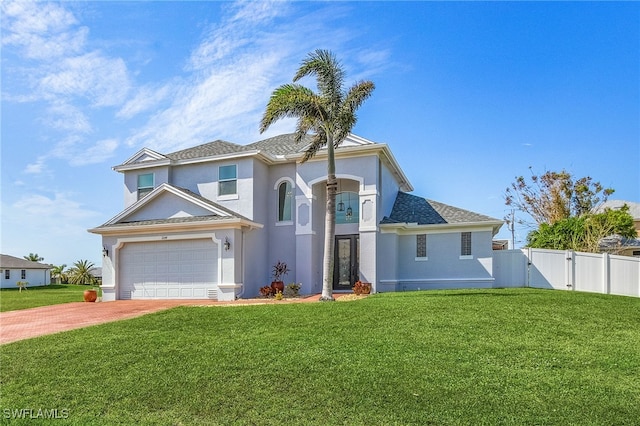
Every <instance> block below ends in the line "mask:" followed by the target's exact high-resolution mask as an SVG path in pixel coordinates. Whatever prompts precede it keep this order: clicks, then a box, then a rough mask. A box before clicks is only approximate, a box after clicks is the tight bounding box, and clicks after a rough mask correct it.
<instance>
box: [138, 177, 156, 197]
mask: <svg viewBox="0 0 640 426" xmlns="http://www.w3.org/2000/svg"><path fill="white" fill-rule="evenodd" d="M153 180H154V179H153V173H146V174H143V175H138V200H139V199H141V198H142V197H144V196H145V195H147V194H148V193H150V192H151V191H153Z"/></svg>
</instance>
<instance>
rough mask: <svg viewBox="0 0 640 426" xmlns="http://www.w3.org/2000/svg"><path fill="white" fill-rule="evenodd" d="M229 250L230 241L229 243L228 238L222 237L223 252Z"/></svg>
mask: <svg viewBox="0 0 640 426" xmlns="http://www.w3.org/2000/svg"><path fill="white" fill-rule="evenodd" d="M230 248H231V241H229V237H224V249H225V251H229V249H230Z"/></svg>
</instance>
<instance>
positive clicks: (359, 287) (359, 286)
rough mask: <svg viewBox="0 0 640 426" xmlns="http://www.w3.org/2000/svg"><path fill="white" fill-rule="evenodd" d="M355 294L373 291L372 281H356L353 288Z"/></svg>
mask: <svg viewBox="0 0 640 426" xmlns="http://www.w3.org/2000/svg"><path fill="white" fill-rule="evenodd" d="M352 290H353V292H354V293H355V294H369V293H371V283H363V282H362V281H360V280H358V281H356V283H355V285H354V286H353V288H352Z"/></svg>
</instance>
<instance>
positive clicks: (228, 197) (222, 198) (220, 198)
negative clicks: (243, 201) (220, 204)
mask: <svg viewBox="0 0 640 426" xmlns="http://www.w3.org/2000/svg"><path fill="white" fill-rule="evenodd" d="M238 199H240V197H239V196H238V194H227V195H218V198H217V200H218V201H228V200H238Z"/></svg>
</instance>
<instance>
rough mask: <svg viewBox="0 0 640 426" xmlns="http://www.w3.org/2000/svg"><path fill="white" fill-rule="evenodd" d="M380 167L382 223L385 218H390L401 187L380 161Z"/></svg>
mask: <svg viewBox="0 0 640 426" xmlns="http://www.w3.org/2000/svg"><path fill="white" fill-rule="evenodd" d="M379 167H380V183H379V186H378V197H379V200H380V202H379V203H378V221H377V223H380V221H381V220H382V218H383V217H385V216H389V215H390V214H391V210H392V209H393V204H394V203H395V201H396V196H397V195H398V191H399V190H400V186H399V185H398V182H397V181H396V179H395V177H394V176H393V175H392V174H391V172H390V171H389V168H388V167H387V166H386V165H384V164H383V163H382V162H380V161H379Z"/></svg>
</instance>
